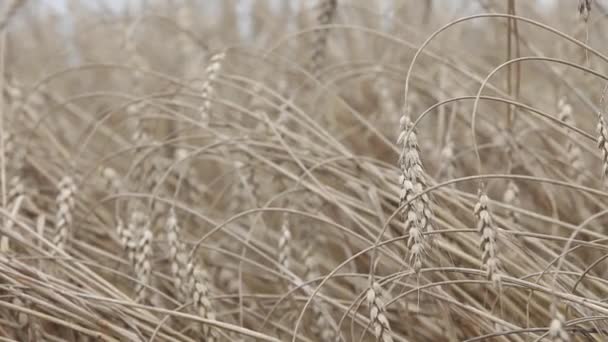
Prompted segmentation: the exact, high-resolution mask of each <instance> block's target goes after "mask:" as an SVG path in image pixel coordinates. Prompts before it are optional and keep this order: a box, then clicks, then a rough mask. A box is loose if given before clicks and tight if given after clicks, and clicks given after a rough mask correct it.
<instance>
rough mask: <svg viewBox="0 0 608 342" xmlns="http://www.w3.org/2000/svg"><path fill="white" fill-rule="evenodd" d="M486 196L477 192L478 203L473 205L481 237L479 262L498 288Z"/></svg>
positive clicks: (493, 229)
mask: <svg viewBox="0 0 608 342" xmlns="http://www.w3.org/2000/svg"><path fill="white" fill-rule="evenodd" d="M488 202H489V199H488V196H487V195H486V194H485V192H484V191H483V190H481V189H480V190H479V201H478V202H477V204H476V205H475V209H474V212H475V216H476V217H477V230H478V231H479V234H480V235H481V242H480V246H481V251H482V255H481V262H482V264H483V267H484V269H485V270H486V272H487V275H488V279H490V280H491V281H492V283H493V284H494V285H495V286H496V287H497V288H499V287H500V260H499V259H498V250H497V246H496V236H497V231H496V226H495V225H494V221H493V219H492V213H491V212H490V209H489V208H488Z"/></svg>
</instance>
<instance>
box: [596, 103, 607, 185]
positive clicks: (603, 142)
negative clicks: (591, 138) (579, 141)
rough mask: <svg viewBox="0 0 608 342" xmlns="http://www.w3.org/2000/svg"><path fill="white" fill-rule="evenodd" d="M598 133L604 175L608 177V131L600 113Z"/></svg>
mask: <svg viewBox="0 0 608 342" xmlns="http://www.w3.org/2000/svg"><path fill="white" fill-rule="evenodd" d="M597 133H598V135H597V146H598V147H599V149H600V151H601V152H602V173H603V175H604V177H606V176H608V129H607V128H606V121H604V116H603V115H602V113H598V122H597Z"/></svg>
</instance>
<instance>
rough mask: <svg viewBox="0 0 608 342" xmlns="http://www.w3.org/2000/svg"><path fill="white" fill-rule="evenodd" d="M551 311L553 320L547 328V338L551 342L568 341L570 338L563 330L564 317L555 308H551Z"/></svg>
mask: <svg viewBox="0 0 608 342" xmlns="http://www.w3.org/2000/svg"><path fill="white" fill-rule="evenodd" d="M551 311H552V312H553V319H552V320H551V325H550V326H549V338H550V339H551V342H568V341H570V336H569V335H568V332H567V331H566V329H565V328H564V316H563V315H562V314H561V313H560V312H559V311H558V310H557V308H555V307H552V310H551Z"/></svg>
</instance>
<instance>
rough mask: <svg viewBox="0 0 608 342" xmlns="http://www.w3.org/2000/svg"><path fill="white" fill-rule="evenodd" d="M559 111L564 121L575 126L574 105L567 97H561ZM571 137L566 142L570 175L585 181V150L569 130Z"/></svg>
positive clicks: (579, 180) (577, 180)
mask: <svg viewBox="0 0 608 342" xmlns="http://www.w3.org/2000/svg"><path fill="white" fill-rule="evenodd" d="M557 107H558V110H559V113H558V118H559V119H560V120H561V121H563V122H564V123H566V124H568V125H570V126H574V125H575V122H574V117H573V116H572V106H570V105H569V104H568V103H566V100H565V99H560V100H559V101H558V104H557ZM568 136H569V139H568V140H567V142H566V156H567V159H568V164H569V165H571V166H572V168H571V169H570V170H571V171H572V172H570V176H571V177H572V178H574V179H576V182H577V183H582V182H584V181H585V162H584V160H583V151H582V150H581V148H580V147H579V146H578V145H577V144H576V143H575V142H574V140H573V137H572V135H571V134H570V131H568Z"/></svg>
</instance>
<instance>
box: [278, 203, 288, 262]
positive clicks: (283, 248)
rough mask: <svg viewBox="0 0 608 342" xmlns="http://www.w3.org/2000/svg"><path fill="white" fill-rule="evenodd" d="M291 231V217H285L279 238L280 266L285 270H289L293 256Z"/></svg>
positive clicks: (285, 215)
mask: <svg viewBox="0 0 608 342" xmlns="http://www.w3.org/2000/svg"><path fill="white" fill-rule="evenodd" d="M290 243H291V229H290V226H289V217H288V215H287V214H284V215H283V223H282V224H281V236H280V237H279V245H278V259H279V265H281V267H282V268H283V270H285V271H287V270H289V263H290V256H291V245H290Z"/></svg>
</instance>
